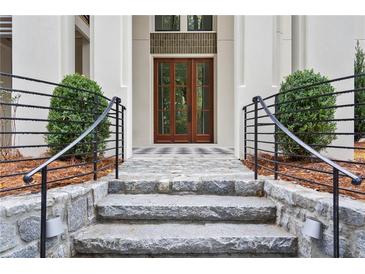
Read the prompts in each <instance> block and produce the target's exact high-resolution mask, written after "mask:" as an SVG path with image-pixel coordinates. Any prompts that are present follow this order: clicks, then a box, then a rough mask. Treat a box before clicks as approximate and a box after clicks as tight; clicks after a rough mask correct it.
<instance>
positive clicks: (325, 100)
mask: <svg viewBox="0 0 365 274" xmlns="http://www.w3.org/2000/svg"><path fill="white" fill-rule="evenodd" d="M326 80H328V79H327V78H326V77H325V76H322V75H320V74H319V73H315V72H314V71H313V70H303V71H296V72H294V73H292V74H291V75H289V76H288V77H286V79H285V80H284V81H283V82H282V84H281V87H280V91H279V95H278V102H279V103H280V104H279V106H278V112H279V115H278V119H279V121H280V122H281V123H283V124H284V125H285V126H286V127H287V128H288V129H289V130H290V131H291V132H293V133H295V135H297V136H298V137H299V138H300V139H301V140H303V141H304V142H305V143H307V144H316V145H319V146H315V147H313V148H314V149H316V150H318V151H321V150H322V149H323V148H324V147H325V146H326V145H328V144H330V143H331V142H332V141H333V140H334V139H336V135H335V134H329V135H328V134H325V135H320V134H306V133H309V132H314V133H316V132H318V133H319V132H324V133H334V132H335V131H336V123H335V122H332V121H324V120H331V119H334V116H335V109H334V108H326V107H331V106H334V105H335V104H336V95H335V94H333V92H334V88H333V87H332V86H331V84H329V83H327V84H322V85H319V86H313V87H309V88H303V89H299V90H295V91H289V92H286V91H287V90H289V89H292V88H297V87H301V86H305V85H310V84H314V83H319V82H323V81H326ZM331 93H332V94H331ZM324 94H329V95H328V96H322V97H318V98H308V97H312V96H319V95H324ZM306 98H308V99H306ZM323 108H326V109H323ZM309 109H310V110H309ZM278 141H279V142H280V144H279V148H280V149H281V150H282V151H283V152H284V153H286V154H295V155H308V153H307V151H305V150H304V149H303V148H302V147H301V146H299V145H297V144H296V142H294V141H293V140H292V139H291V138H289V137H288V136H287V135H285V134H282V133H280V134H279V135H278ZM290 158H298V159H299V158H300V157H295V156H291V157H290Z"/></svg>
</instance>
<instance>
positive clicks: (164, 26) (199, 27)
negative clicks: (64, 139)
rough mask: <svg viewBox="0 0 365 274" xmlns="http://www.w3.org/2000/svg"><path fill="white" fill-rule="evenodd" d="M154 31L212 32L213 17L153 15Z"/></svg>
mask: <svg viewBox="0 0 365 274" xmlns="http://www.w3.org/2000/svg"><path fill="white" fill-rule="evenodd" d="M154 31H158V32H161V31H175V32H190V31H203V32H204V31H214V21H213V15H181V16H179V15H155V16H154Z"/></svg>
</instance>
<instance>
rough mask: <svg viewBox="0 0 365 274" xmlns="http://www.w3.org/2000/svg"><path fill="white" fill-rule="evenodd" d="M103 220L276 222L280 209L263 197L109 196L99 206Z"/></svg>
mask: <svg viewBox="0 0 365 274" xmlns="http://www.w3.org/2000/svg"><path fill="white" fill-rule="evenodd" d="M97 212H98V217H99V218H100V219H101V220H104V221H105V220H135V221H136V220H146V221H147V220H148V221H150V220H158V221H169V220H171V221H189V222H192V221H240V222H250V223H268V222H274V221H275V217H276V206H275V205H274V203H273V202H272V201H270V200H269V199H266V198H260V197H239V196H218V195H168V194H136V195H130V194H109V195H107V196H106V197H105V198H104V199H103V200H101V201H100V202H98V204H97Z"/></svg>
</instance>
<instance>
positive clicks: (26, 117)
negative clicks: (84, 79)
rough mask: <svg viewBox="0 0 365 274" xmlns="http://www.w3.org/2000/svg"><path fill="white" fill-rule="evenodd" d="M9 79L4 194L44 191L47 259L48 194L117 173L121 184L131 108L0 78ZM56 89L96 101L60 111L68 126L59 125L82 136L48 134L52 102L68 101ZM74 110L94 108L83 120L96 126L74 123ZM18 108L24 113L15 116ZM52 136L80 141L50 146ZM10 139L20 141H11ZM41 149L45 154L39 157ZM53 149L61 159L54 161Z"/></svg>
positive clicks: (1, 103) (1, 168)
mask: <svg viewBox="0 0 365 274" xmlns="http://www.w3.org/2000/svg"><path fill="white" fill-rule="evenodd" d="M3 78H11V79H12V85H13V86H14V85H15V86H16V87H17V88H16V89H15V88H12V87H9V86H0V92H3V93H4V94H6V96H1V97H0V98H1V100H0V107H1V113H0V122H1V129H0V136H1V147H0V149H1V158H0V183H1V184H0V186H1V187H0V194H2V195H6V194H12V193H17V192H19V191H27V190H30V191H39V187H40V191H41V239H40V257H45V256H46V215H47V214H46V210H47V209H46V201H47V189H48V188H49V187H54V186H60V185H65V184H69V183H78V182H83V181H87V180H90V179H94V180H97V178H98V176H100V175H106V174H108V173H110V172H111V171H112V170H113V169H115V177H116V178H118V167H119V164H120V163H121V162H123V161H124V133H125V132H124V125H125V123H124V118H125V110H126V108H125V107H124V106H123V105H122V104H121V99H120V98H119V97H113V98H112V99H109V98H107V97H105V96H103V95H100V94H98V93H96V92H93V91H90V90H83V89H79V88H75V87H72V86H65V85H61V84H56V83H53V82H49V81H43V80H39V79H33V78H28V77H22V76H17V75H11V74H7V73H1V72H0V80H1V79H3ZM7 82H9V81H7ZM18 87H21V88H18ZM50 87H51V88H52V89H53V88H55V87H63V88H65V89H69V90H70V91H72V92H74V93H78V92H87V93H89V94H90V95H91V96H90V98H91V99H90V101H87V102H85V101H82V100H80V101H79V99H78V98H77V96H76V98H74V97H72V98H73V100H74V101H72V102H70V106H67V108H57V109H58V110H61V111H64V113H66V114H67V115H65V116H67V117H64V120H57V122H59V123H62V122H65V123H74V124H77V125H79V126H78V127H77V128H78V131H77V132H68V131H64V130H63V129H62V128H60V129H59V130H58V131H54V132H49V131H47V128H46V125H47V123H49V122H54V121H52V119H50V118H49V117H48V111H49V110H52V109H56V107H52V106H50V104H49V99H50V98H52V97H58V98H60V97H63V96H57V95H53V94H52V90H50ZM14 95H16V96H17V97H16V98H17V100H16V101H14V100H11V98H12V96H14ZM45 98H46V99H45ZM47 99H48V100H47ZM63 99H67V98H63ZM102 99H103V100H104V102H107V106H106V107H105V104H102V102H101V101H102ZM73 104H92V105H93V110H92V111H91V112H88V111H87V110H85V113H83V115H89V116H90V117H91V119H89V121H90V120H91V121H92V122H91V124H90V122H89V124H88V122H86V121H81V120H74V119H75V118H73V117H74V116H73V115H72V114H73V111H75V110H74V109H73ZM16 108H17V109H21V110H22V111H20V112H19V111H18V112H15V111H14V109H16ZM17 123H21V124H20V125H19V124H17ZM104 123H107V124H108V128H109V137H108V138H107V139H106V140H102V138H99V137H100V126H101V125H102V124H104ZM14 125H15V126H14ZM49 134H53V135H57V134H59V135H65V136H66V135H67V136H68V137H70V136H71V137H72V138H73V136H74V138H73V141H72V142H71V143H65V144H62V145H54V144H47V143H45V142H44V140H43V137H44V136H46V135H49ZM9 135H11V136H15V137H16V138H6V137H7V136H9ZM29 136H31V138H29ZM89 136H92V138H89V139H92V141H90V140H86V138H88V137H89ZM27 137H28V138H27ZM85 140H86V141H85ZM25 142H26V143H25ZM85 145H89V146H91V147H92V149H91V150H89V151H87V152H85V151H84V150H82V149H80V150H78V148H80V146H85ZM40 149H42V150H43V154H41V152H40V151H39V150H40ZM50 149H53V151H57V153H53V154H54V155H51V154H50V153H49V150H50ZM26 154H27V155H26ZM39 173H40V174H39ZM70 174H71V175H70Z"/></svg>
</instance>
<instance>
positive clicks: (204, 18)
mask: <svg viewBox="0 0 365 274" xmlns="http://www.w3.org/2000/svg"><path fill="white" fill-rule="evenodd" d="M212 30H213V16H212V15H188V31H212Z"/></svg>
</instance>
